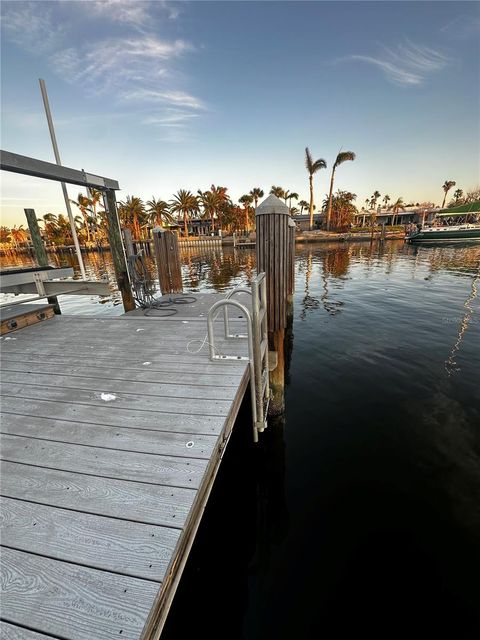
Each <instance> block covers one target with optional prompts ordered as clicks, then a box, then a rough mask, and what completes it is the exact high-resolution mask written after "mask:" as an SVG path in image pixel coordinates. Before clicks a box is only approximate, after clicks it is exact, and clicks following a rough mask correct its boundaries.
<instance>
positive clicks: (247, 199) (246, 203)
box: [238, 194, 253, 231]
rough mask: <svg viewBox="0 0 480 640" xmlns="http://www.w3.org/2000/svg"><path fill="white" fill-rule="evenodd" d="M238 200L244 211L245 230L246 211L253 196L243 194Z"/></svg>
mask: <svg viewBox="0 0 480 640" xmlns="http://www.w3.org/2000/svg"><path fill="white" fill-rule="evenodd" d="M238 201H239V202H240V204H243V207H244V211H245V230H246V231H248V212H249V209H250V205H251V204H252V202H253V196H251V195H250V194H245V195H244V196H242V197H241V198H239V199H238Z"/></svg>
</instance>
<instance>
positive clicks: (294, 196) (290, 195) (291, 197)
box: [285, 191, 298, 209]
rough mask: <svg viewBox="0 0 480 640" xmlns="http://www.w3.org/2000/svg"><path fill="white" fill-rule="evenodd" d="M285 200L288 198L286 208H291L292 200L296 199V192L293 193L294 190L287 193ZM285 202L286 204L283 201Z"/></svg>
mask: <svg viewBox="0 0 480 640" xmlns="http://www.w3.org/2000/svg"><path fill="white" fill-rule="evenodd" d="M287 200H288V208H289V209H291V208H292V200H298V193H295V191H294V192H293V193H288V196H287ZM285 204H287V203H285Z"/></svg>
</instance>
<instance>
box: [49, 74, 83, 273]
mask: <svg viewBox="0 0 480 640" xmlns="http://www.w3.org/2000/svg"><path fill="white" fill-rule="evenodd" d="M39 83H40V91H41V92H42V98H43V106H44V107H45V115H46V116H47V122H48V129H49V131H50V138H51V140H52V147H53V153H54V154H55V162H56V163H57V164H59V165H61V164H62V162H61V160H60V154H59V152H58V145H57V138H56V136H55V129H54V128H53V120H52V114H51V112H50V105H49V103H48V96H47V87H46V86H45V80H42V79H40V80H39ZM61 185H62V191H63V197H64V199H65V206H66V208H67V213H68V219H69V221H70V229H71V230H72V238H73V244H74V245H75V251H76V253H77V260H78V265H79V267H80V272H81V274H82V279H83V280H86V279H87V276H86V273H85V265H84V264H83V258H82V252H81V250H80V245H79V243H78V237H77V230H76V228H75V221H74V219H73V214H72V208H71V206H70V200H69V199H68V192H67V186H66V184H65V183H64V182H62V183H61Z"/></svg>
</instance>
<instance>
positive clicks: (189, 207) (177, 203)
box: [170, 189, 198, 238]
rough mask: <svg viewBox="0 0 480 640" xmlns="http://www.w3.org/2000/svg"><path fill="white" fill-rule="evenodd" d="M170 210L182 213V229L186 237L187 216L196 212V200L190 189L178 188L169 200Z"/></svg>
mask: <svg viewBox="0 0 480 640" xmlns="http://www.w3.org/2000/svg"><path fill="white" fill-rule="evenodd" d="M170 211H171V212H172V213H177V214H182V216H183V231H184V234H185V237H186V238H188V218H190V217H191V216H192V215H193V214H194V213H197V212H198V200H197V197H196V196H194V195H193V193H192V192H191V191H188V190H187V189H179V190H178V191H177V193H176V194H175V195H174V196H173V199H172V200H170Z"/></svg>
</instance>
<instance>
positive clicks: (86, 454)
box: [2, 435, 207, 488]
mask: <svg viewBox="0 0 480 640" xmlns="http://www.w3.org/2000/svg"><path fill="white" fill-rule="evenodd" d="M2 458H3V460H8V461H9V462H19V463H21V464H30V465H37V466H41V467H46V468H49V469H57V470H59V471H75V472H77V473H86V474H90V475H94V476H102V477H106V478H114V479H116V480H131V481H132V482H148V483H151V484H161V485H166V486H174V487H185V488H190V487H193V488H198V486H199V484H200V482H201V480H202V477H203V474H204V473H205V469H206V466H207V464H206V462H205V460H200V459H198V458H179V457H173V456H159V455H157V454H143V453H136V452H133V451H117V450H115V449H105V448H101V447H85V446H83V445H77V444H66V443H64V442H52V441H48V440H36V439H34V438H24V437H19V436H9V435H4V436H2Z"/></svg>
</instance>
